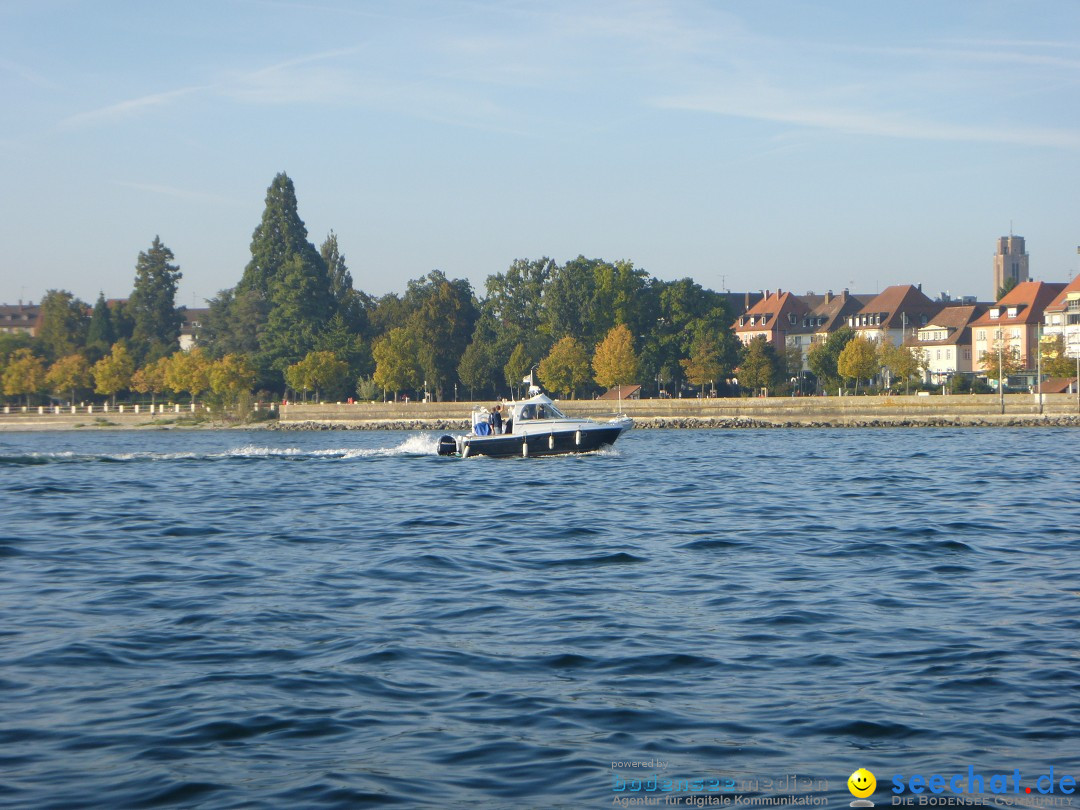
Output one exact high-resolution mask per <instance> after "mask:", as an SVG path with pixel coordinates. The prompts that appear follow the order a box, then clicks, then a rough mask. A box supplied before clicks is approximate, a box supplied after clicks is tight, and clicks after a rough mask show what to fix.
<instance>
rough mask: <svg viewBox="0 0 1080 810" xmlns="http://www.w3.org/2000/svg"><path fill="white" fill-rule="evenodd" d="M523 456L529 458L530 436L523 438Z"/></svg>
mask: <svg viewBox="0 0 1080 810" xmlns="http://www.w3.org/2000/svg"><path fill="white" fill-rule="evenodd" d="M521 457H522V458H528V457H529V437H528V436H526V437H525V438H524V439H522V440H521Z"/></svg>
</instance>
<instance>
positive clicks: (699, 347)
mask: <svg viewBox="0 0 1080 810" xmlns="http://www.w3.org/2000/svg"><path fill="white" fill-rule="evenodd" d="M679 365H681V366H682V369H683V373H684V374H685V375H686V379H687V380H688V381H689V382H690V384H691V385H698V386H701V391H702V393H704V392H705V386H706V385H707V384H709V383H713V385H715V384H716V381H717V380H718V379H719V378H720V375H721V374H723V373H724V360H723V354H722V350H721V348H720V341H719V340H717V339H716V337H714V336H713V335H709V334H705V333H703V334H701V335H699V336H698V338H697V340H695V341H694V344H693V346H692V347H691V349H690V356H689V357H688V358H686V359H683V360H680V361H679Z"/></svg>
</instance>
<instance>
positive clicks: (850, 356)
mask: <svg viewBox="0 0 1080 810" xmlns="http://www.w3.org/2000/svg"><path fill="white" fill-rule="evenodd" d="M836 370H837V372H839V374H840V376H841V377H845V378H846V379H849V380H855V393H856V394H858V393H859V380H866V381H867V382H869V380H870V378H872V377H873V376H874V375H875V374H877V373H878V371H880V370H881V364H880V363H879V362H878V355H877V349H875V347H874V343H873V341H871V340H869V339H868V338H864V337H863V336H862V335H856V336H855V337H854V338H853V339H852V340H851V341H850V342H849V343H848V344H847V346H845V347H844V350H843V351H842V352H840V356H839V357H838V358H836Z"/></svg>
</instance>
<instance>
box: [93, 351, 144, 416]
mask: <svg viewBox="0 0 1080 810" xmlns="http://www.w3.org/2000/svg"><path fill="white" fill-rule="evenodd" d="M91 371H92V373H93V375H94V390H95V391H96V392H97V393H99V394H104V395H105V396H107V397H109V399H110V400H111V401H112V402H113V404H115V403H116V395H117V394H118V393H119V392H121V391H124V390H126V389H127V387H128V385H129V384H130V383H131V375H132V374H134V373H135V361H134V360H133V359H132V357H131V354H130V352H128V350H127V346H125V345H124V343H123V342H122V341H121V342H117V343H116V344H114V345H113V347H112V351H111V352H110V353H109V354H108V355H106V356H105V357H102V358H101V359H100V360H98V361H97V362H96V363H94V367H93V368H92V369H91Z"/></svg>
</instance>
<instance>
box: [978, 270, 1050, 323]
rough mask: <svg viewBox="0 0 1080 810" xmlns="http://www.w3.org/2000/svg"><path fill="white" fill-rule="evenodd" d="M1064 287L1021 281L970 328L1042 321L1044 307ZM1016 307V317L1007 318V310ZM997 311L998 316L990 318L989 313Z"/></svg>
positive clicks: (1044, 282) (1042, 282)
mask: <svg viewBox="0 0 1080 810" xmlns="http://www.w3.org/2000/svg"><path fill="white" fill-rule="evenodd" d="M1064 289H1065V285H1064V284H1060V283H1052V282H1048V281H1021V282H1020V283H1019V284H1017V285H1016V286H1015V287H1013V288H1012V289H1011V290H1009V292H1007V293H1006V294H1005V296H1004V297H1003V298H1002V299H1001V300H1000V301H998V302H997V303H996V304H993V305H992V306H991V308H990V310H988V311H987V312H984V313H983V314H982V315H981V316H980V317H979V318H978V319H977V320H975V321H974V322H973V323H972V324H971V325H972V326H992V325H994V324H999V323H1009V324H1029V323H1038V322H1039V321H1041V320H1042V317H1043V312H1044V311H1045V310H1046V307H1047V306H1048V305H1049V304H1050V303H1051V302H1052V301H1054V300H1055V299H1056V298H1057V297H1058V296H1059V295H1061V293H1062V292H1063V291H1064ZM1011 307H1016V315H1015V316H1013V317H1009V314H1008V313H1009V309H1010V308H1011ZM994 309H997V310H999V312H1000V315H999V316H998V317H997V318H991V317H990V313H991V312H992V311H993V310H994Z"/></svg>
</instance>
